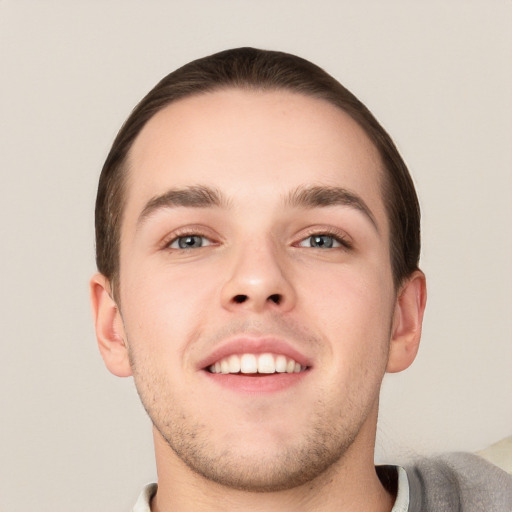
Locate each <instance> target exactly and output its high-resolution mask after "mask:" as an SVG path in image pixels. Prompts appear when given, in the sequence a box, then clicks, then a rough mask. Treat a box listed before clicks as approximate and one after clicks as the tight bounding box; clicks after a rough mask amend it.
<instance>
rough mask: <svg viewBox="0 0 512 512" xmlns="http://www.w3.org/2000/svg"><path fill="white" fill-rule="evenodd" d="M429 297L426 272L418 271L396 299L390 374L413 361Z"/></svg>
mask: <svg viewBox="0 0 512 512" xmlns="http://www.w3.org/2000/svg"><path fill="white" fill-rule="evenodd" d="M426 300H427V288H426V282H425V275H424V274H423V272H421V271H420V270H417V271H416V272H414V273H413V274H412V275H411V276H410V277H409V278H408V279H407V281H406V282H405V283H404V284H403V285H402V287H401V289H400V291H399V294H398V297H397V300H396V305H395V313H394V317H393V326H392V332H391V341H390V346H389V358H388V365H387V368H386V371H387V372H388V373H395V372H401V371H402V370H405V369H406V368H408V367H409V366H410V365H411V364H412V362H413V361H414V359H415V357H416V354H417V352H418V348H419V344H420V338H421V326H422V323H423V313H424V311H425V305H426Z"/></svg>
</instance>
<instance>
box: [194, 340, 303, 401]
mask: <svg viewBox="0 0 512 512" xmlns="http://www.w3.org/2000/svg"><path fill="white" fill-rule="evenodd" d="M198 369H201V370H203V375H206V376H207V377H209V378H210V381H212V382H215V383H216V384H218V385H221V386H222V387H224V388H225V389H229V390H231V391H232V392H243V393H247V392H248V393H253V394H254V393H256V394H258V393H268V392H275V391H282V390H284V389H287V388H290V387H293V386H295V385H296V384H298V383H299V382H301V381H302V380H303V378H305V376H306V375H308V374H309V373H310V370H311V369H312V363H311V360H310V359H309V358H308V357H307V356H305V355H304V354H302V353H301V352H299V351H297V350H296V349H295V348H294V347H293V346H292V345H290V344H289V343H287V342H286V341H284V340H279V339H275V338H238V339H236V340H231V341H230V342H228V343H226V344H223V345H222V346H220V347H218V348H217V349H216V350H215V351H214V352H213V353H211V354H209V356H207V358H206V359H204V360H203V361H202V362H201V363H200V366H199V368H198Z"/></svg>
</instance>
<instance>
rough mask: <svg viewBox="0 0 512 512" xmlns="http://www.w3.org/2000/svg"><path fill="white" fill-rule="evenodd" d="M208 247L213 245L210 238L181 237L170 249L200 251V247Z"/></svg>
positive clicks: (197, 236)
mask: <svg viewBox="0 0 512 512" xmlns="http://www.w3.org/2000/svg"><path fill="white" fill-rule="evenodd" d="M207 245H211V242H210V240H208V238H206V237H204V236H201V235H185V236H179V237H178V238H176V239H175V240H173V241H172V242H171V243H170V244H169V247H170V248H171V249H199V248H200V247H205V246H207Z"/></svg>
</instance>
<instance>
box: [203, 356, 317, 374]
mask: <svg viewBox="0 0 512 512" xmlns="http://www.w3.org/2000/svg"><path fill="white" fill-rule="evenodd" d="M306 370H307V367H306V366H302V365H301V364H300V363H298V362H297V361H295V360H294V359H291V358H290V357H286V356H284V355H282V354H271V353H264V354H240V355H238V354H232V355H230V356H227V357H223V358H222V359H220V360H218V361H216V362H215V363H214V364H212V365H210V366H209V367H208V371H209V372H210V373H220V374H229V373H231V374H239V373H243V374H258V373H259V374H266V375H268V374H272V373H301V372H304V371H306Z"/></svg>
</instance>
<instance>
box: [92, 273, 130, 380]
mask: <svg viewBox="0 0 512 512" xmlns="http://www.w3.org/2000/svg"><path fill="white" fill-rule="evenodd" d="M90 294H91V304H92V310H93V315H94V322H95V328H96V338H97V340H98V347H99V349H100V353H101V356H102V357H103V361H104V362H105V365H106V366H107V368H108V369H109V370H110V372H112V373H113V374H114V375H117V376H118V377H129V376H130V375H132V370H131V366H130V359H129V357H128V348H127V346H126V342H125V338H126V336H125V333H124V326H123V321H122V318H121V313H120V311H119V308H118V307H117V304H116V302H115V300H114V299H113V298H112V294H111V287H110V283H109V280H108V279H107V278H106V277H105V276H104V275H103V274H95V275H94V276H93V277H92V278H91V281H90Z"/></svg>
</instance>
